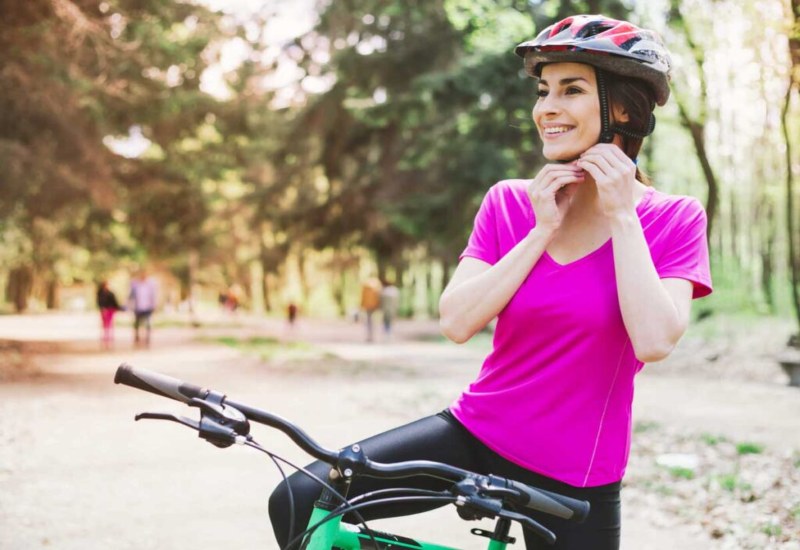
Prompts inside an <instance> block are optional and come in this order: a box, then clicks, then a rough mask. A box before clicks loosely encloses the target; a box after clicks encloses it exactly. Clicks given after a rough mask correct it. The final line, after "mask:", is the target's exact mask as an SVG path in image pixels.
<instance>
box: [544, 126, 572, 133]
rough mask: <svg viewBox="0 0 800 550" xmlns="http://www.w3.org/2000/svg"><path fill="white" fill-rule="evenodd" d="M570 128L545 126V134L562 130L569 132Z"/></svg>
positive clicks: (561, 131) (562, 131)
mask: <svg viewBox="0 0 800 550" xmlns="http://www.w3.org/2000/svg"><path fill="white" fill-rule="evenodd" d="M571 129H572V128H570V127H569V126H554V127H552V128H545V130H544V133H545V134H563V133H564V132H569V131H570V130H571Z"/></svg>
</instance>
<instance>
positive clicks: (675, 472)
mask: <svg viewBox="0 0 800 550" xmlns="http://www.w3.org/2000/svg"><path fill="white" fill-rule="evenodd" d="M669 473H670V474H671V475H672V477H676V478H679V479H694V470H692V469H691V468H681V467H680V466H676V467H674V468H670V469H669Z"/></svg>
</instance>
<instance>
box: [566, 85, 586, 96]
mask: <svg viewBox="0 0 800 550" xmlns="http://www.w3.org/2000/svg"><path fill="white" fill-rule="evenodd" d="M582 93H583V90H581V89H580V88H578V87H575V86H570V87H569V88H567V95H574V94H582Z"/></svg>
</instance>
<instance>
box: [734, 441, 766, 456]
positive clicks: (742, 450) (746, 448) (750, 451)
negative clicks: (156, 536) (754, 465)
mask: <svg viewBox="0 0 800 550" xmlns="http://www.w3.org/2000/svg"><path fill="white" fill-rule="evenodd" d="M763 452H764V446H763V445H759V444H758V443H748V442H744V443H737V444H736V453H737V454H739V455H758V454H761V453H763Z"/></svg>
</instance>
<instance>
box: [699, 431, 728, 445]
mask: <svg viewBox="0 0 800 550" xmlns="http://www.w3.org/2000/svg"><path fill="white" fill-rule="evenodd" d="M701 437H702V439H703V441H704V442H705V443H706V444H707V445H709V446H711V447H715V446H717V445H718V444H720V443H724V442H726V441H727V440H728V439H727V438H726V437H725V436H724V435H714V434H708V433H704V434H703V435H702V436H701Z"/></svg>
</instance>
